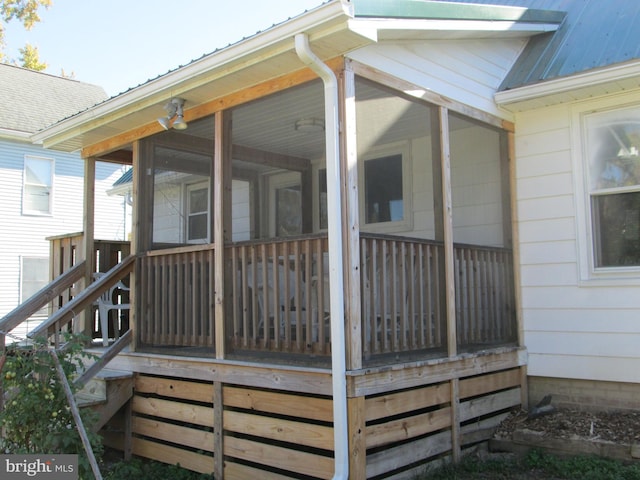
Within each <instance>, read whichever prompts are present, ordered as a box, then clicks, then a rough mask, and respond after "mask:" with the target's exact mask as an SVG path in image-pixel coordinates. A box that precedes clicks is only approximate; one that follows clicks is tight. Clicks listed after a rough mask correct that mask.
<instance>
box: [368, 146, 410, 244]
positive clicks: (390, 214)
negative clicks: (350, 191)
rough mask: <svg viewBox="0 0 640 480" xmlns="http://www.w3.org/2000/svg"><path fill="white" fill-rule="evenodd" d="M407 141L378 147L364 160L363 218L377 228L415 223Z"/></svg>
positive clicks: (391, 228) (387, 229) (388, 229)
mask: <svg viewBox="0 0 640 480" xmlns="http://www.w3.org/2000/svg"><path fill="white" fill-rule="evenodd" d="M408 157H409V155H408V149H407V145H406V144H404V143H402V144H396V145H392V146H387V147H383V148H376V149H373V150H372V151H371V152H369V154H368V155H366V156H365V157H364V159H363V161H362V162H360V168H361V169H360V172H359V175H360V180H359V182H360V186H361V188H360V205H361V208H360V217H361V218H360V221H361V224H362V225H363V226H364V227H370V229H372V230H374V231H380V232H394V231H398V230H403V229H407V228H410V227H411V222H410V213H411V207H410V199H411V183H410V181H409V179H408V172H409V170H410V165H408V163H407V162H409V158H408Z"/></svg>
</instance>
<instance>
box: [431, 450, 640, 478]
mask: <svg viewBox="0 0 640 480" xmlns="http://www.w3.org/2000/svg"><path fill="white" fill-rule="evenodd" d="M514 478H517V479H521V480H543V479H548V478H553V479H556V480H640V464H637V463H632V464H629V463H624V462H621V461H617V460H611V459H606V458H600V457H594V456H577V457H570V458H561V457H557V456H554V455H550V454H547V453H542V452H540V451H531V452H530V453H528V454H527V455H526V456H525V457H523V458H520V459H517V458H515V457H504V458H499V459H491V460H479V459H477V458H473V457H467V458H465V459H464V460H463V461H462V462H460V463H459V464H458V465H446V466H444V467H441V468H439V469H437V470H434V471H432V472H430V473H428V474H425V475H423V476H422V477H420V480H474V479H491V480H507V479H514Z"/></svg>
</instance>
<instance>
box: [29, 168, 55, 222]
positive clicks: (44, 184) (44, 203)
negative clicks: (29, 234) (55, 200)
mask: <svg viewBox="0 0 640 480" xmlns="http://www.w3.org/2000/svg"><path fill="white" fill-rule="evenodd" d="M23 181H24V184H23V189H22V213H23V214H26V215H49V214H51V211H52V209H51V204H52V195H51V194H52V186H53V159H51V158H41V157H29V156H26V157H24V175H23Z"/></svg>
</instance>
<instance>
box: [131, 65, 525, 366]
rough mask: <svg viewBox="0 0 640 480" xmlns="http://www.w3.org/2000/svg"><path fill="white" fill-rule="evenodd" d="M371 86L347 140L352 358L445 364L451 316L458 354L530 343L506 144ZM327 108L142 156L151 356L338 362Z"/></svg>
mask: <svg viewBox="0 0 640 480" xmlns="http://www.w3.org/2000/svg"><path fill="white" fill-rule="evenodd" d="M357 73H358V72H356V74H355V75H353V76H352V77H351V78H352V82H353V83H352V91H353V92H354V93H353V96H352V97H351V98H347V99H346V100H345V104H344V105H343V112H342V116H343V119H344V122H345V125H347V127H346V128H345V129H344V132H343V135H342V137H341V142H342V143H343V145H344V149H345V151H346V152H347V154H346V155H345V156H344V157H343V159H342V165H341V168H342V175H343V177H344V178H345V186H343V208H342V211H343V216H344V218H343V223H344V224H345V226H347V227H348V232H349V233H348V238H347V240H348V241H347V242H346V246H345V249H346V261H345V266H344V273H345V278H346V281H347V283H346V287H345V294H344V295H343V301H344V303H345V306H346V310H345V317H346V319H345V324H346V327H347V330H348V331H349V332H350V333H349V335H350V343H351V345H352V346H353V345H357V347H358V349H359V352H361V353H359V355H361V357H362V359H363V360H364V361H368V360H371V361H375V360H376V359H384V358H388V357H389V356H403V355H405V356H407V357H413V356H424V355H429V356H432V355H433V356H437V355H443V354H446V352H447V347H448V344H449V345H450V344H451V333H447V330H448V328H447V316H448V315H449V316H450V315H451V314H450V313H448V312H451V311H452V309H453V310H454V311H455V325H456V328H455V334H454V336H455V343H456V345H457V348H458V349H459V350H474V349H484V348H490V347H494V346H499V345H505V344H512V343H515V342H516V340H517V327H516V308H515V292H514V280H513V252H512V250H511V211H510V194H509V176H508V159H507V156H508V148H507V132H505V131H503V130H501V129H500V128H498V122H496V121H493V122H483V121H481V120H482V119H483V116H482V115H480V114H476V115H471V116H466V115H462V114H460V113H455V112H453V111H446V112H445V113H446V115H443V109H442V108H441V107H439V106H437V105H433V104H431V103H429V102H427V101H424V100H421V99H416V98H414V97H412V96H410V95H406V94H404V93H403V92H402V91H401V90H402V89H401V88H400V89H393V88H390V87H388V86H384V85H383V84H382V83H381V82H380V81H379V80H381V79H379V78H373V77H375V76H371V77H372V78H366V77H367V75H366V72H362V74H361V75H359V74H357ZM351 101H352V102H351ZM322 102H323V91H322V84H321V82H320V81H317V80H316V81H311V82H307V83H302V84H300V85H298V86H295V87H292V88H289V89H286V90H283V91H280V92H276V93H273V94H271V95H269V96H266V97H263V98H259V99H257V100H254V101H252V102H249V103H243V104H239V105H237V106H235V107H233V108H229V109H228V110H225V111H224V112H223V113H224V114H223V115H218V116H210V117H204V118H201V119H199V120H196V121H192V122H190V123H189V126H188V129H186V130H181V131H176V130H171V131H167V132H164V133H160V134H157V135H154V136H151V137H148V138H146V139H142V140H141V141H140V142H139V143H138V146H137V148H138V152H137V157H138V159H139V162H138V164H137V165H136V163H134V169H135V168H137V175H135V174H134V175H132V176H131V180H130V182H129V184H128V185H129V188H130V190H133V188H134V186H135V187H136V189H137V199H138V205H137V217H138V219H139V220H138V222H139V223H138V225H139V227H138V231H137V235H138V250H139V251H140V252H142V253H141V256H140V258H139V260H138V265H137V268H136V272H137V273H136V283H135V288H136V293H135V308H136V318H137V321H136V325H137V337H136V342H137V344H136V348H137V349H138V350H140V351H162V352H172V353H178V354H186V355H196V356H217V357H221V356H224V357H238V358H243V357H251V358H253V357H254V356H255V355H258V356H268V357H271V358H274V359H278V358H280V359H282V360H283V361H286V362H288V361H297V360H301V361H313V362H320V363H322V362H323V361H327V362H328V361H329V360H330V351H331V350H330V349H331V343H330V309H329V298H330V293H329V292H330V282H329V274H328V272H329V254H328V236H327V215H328V211H327V181H326V163H325V151H324V148H325V147H324V139H325V137H324V116H323V103H322ZM350 105H351V106H353V108H351V109H350V107H349V106H350ZM443 123H446V125H443ZM443 132H446V135H443ZM216 149H218V153H216ZM348 152H353V155H349V154H348ZM216 154H217V155H219V156H220V158H223V159H224V161H222V162H218V163H216V161H215V160H214V159H215V157H216ZM443 155H446V158H447V160H448V165H447V163H446V162H443V161H442V158H443ZM443 165H445V166H447V167H448V168H447V169H446V172H443ZM125 190H126V187H125ZM125 190H123V189H122V187H121V192H125ZM447 195H449V201H450V205H451V207H452V208H451V210H450V218H451V222H450V224H449V225H447V221H446V214H445V209H443V202H445V201H446V199H447ZM447 229H449V233H448V236H447V233H446V231H447ZM216 235H218V236H217V237H216ZM445 237H446V238H445ZM448 242H450V243H449V244H450V245H452V246H453V248H452V250H451V261H450V260H448V257H447V255H446V254H445V250H446V246H447V244H448ZM218 245H224V247H223V248H222V249H218ZM347 262H348V263H347ZM447 262H449V264H450V265H451V267H447ZM447 282H449V283H447ZM448 284H452V286H453V290H454V293H453V295H452V296H449V295H450V292H448V290H450V289H447V285H448ZM347 289H348V290H347ZM219 292H224V294H223V295H220V293H219ZM347 292H348V293H347ZM453 303H455V306H453V305H452V304H453ZM221 312H224V313H223V318H222V319H220V318H219V317H220V313H221ZM449 330H451V329H450V328H449ZM220 349H224V354H223V355H221V354H220V352H219V350H220Z"/></svg>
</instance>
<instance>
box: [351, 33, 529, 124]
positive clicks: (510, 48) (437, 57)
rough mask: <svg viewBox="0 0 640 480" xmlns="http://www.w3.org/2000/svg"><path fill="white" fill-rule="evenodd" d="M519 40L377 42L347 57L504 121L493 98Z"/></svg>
mask: <svg viewBox="0 0 640 480" xmlns="http://www.w3.org/2000/svg"><path fill="white" fill-rule="evenodd" d="M523 42H524V41H523V40H513V39H510V40H496V39H484V40H437V41H427V42H403V43H398V44H392V43H387V44H377V45H372V46H369V47H365V48H362V49H360V50H357V51H355V52H352V53H351V54H349V56H350V57H351V58H353V59H355V60H357V61H359V62H361V63H364V64H367V65H370V66H372V67H374V68H377V69H379V70H382V71H384V72H387V73H390V74H392V75H395V76H397V77H400V78H403V79H405V80H407V81H409V82H411V83H414V84H416V85H418V86H421V87H424V88H425V89H427V90H430V91H433V92H436V93H439V94H442V95H445V96H446V97H448V98H451V99H454V100H456V101H459V102H461V103H464V104H466V105H470V106H473V107H475V108H479V109H481V110H483V111H486V112H489V113H492V114H494V115H497V116H501V117H504V115H505V112H504V111H502V110H499V109H498V108H497V107H496V104H495V102H494V101H493V95H494V93H495V92H496V90H497V88H498V86H499V85H500V83H501V82H502V79H503V78H504V77H505V75H506V73H507V72H508V71H509V68H510V67H511V65H513V62H514V61H515V60H516V58H517V57H518V54H519V53H520V51H521V49H522V48H523V45H524V43H523Z"/></svg>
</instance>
